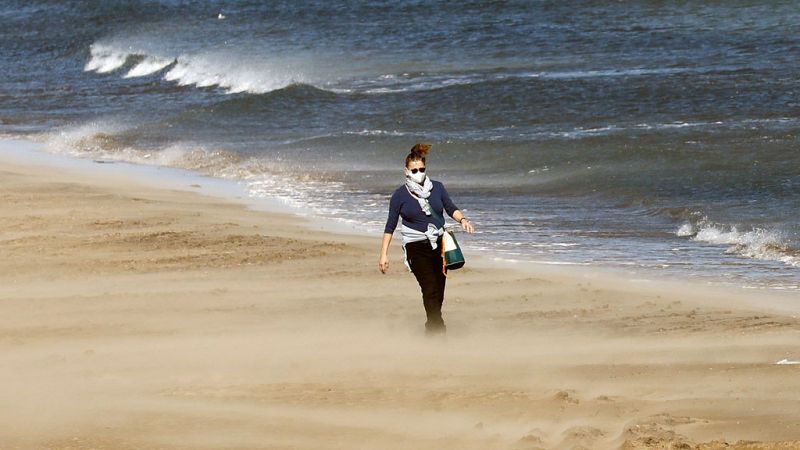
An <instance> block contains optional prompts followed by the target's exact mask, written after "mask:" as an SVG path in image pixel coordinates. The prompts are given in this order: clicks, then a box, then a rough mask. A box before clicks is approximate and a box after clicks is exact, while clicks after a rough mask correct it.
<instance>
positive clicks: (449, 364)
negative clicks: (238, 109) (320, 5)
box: [0, 155, 800, 450]
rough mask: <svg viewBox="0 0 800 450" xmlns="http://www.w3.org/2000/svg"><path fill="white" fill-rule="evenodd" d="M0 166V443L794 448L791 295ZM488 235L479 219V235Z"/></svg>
mask: <svg viewBox="0 0 800 450" xmlns="http://www.w3.org/2000/svg"><path fill="white" fill-rule="evenodd" d="M97 166H98V167H97V168H96V169H95V170H91V171H89V170H80V169H72V168H69V169H67V168H63V167H54V166H48V165H44V164H40V165H32V164H29V163H20V162H18V161H14V160H12V159H9V158H8V157H6V156H4V155H0V204H2V208H0V227H1V228H2V230H3V232H2V239H0V352H2V355H3V364H2V365H0V424H1V425H0V448H2V449H4V450H6V449H53V450H55V449H63V450H66V449H71V450H78V449H81V450H88V449H96V450H100V449H120V450H124V449H320V448H337V449H539V448H541V449H618V448H623V449H646V448H647V449H650V448H652V449H679V448H680V449H684V448H698V449H715V448H737V449H773V448H776V449H777V448H780V449H790V448H800V407H799V406H798V405H800V365H791V364H776V362H778V361H781V360H789V361H792V360H800V348H798V345H797V344H798V341H799V340H800V318H798V314H800V304H798V305H796V306H795V307H794V309H793V307H792V304H791V303H792V301H793V300H797V299H796V298H792V297H791V296H790V295H789V294H781V293H779V292H774V291H767V290H743V289H734V288H722V287H709V286H706V285H701V284H693V283H690V282H684V283H680V282H675V281H642V280H628V279H626V278H625V277H624V276H622V275H621V274H615V273H607V272H604V271H602V270H601V269H590V270H586V269H581V270H578V269H574V268H570V267H545V266H541V267H537V266H532V267H525V268H522V267H519V266H511V265H506V266H503V265H498V264H492V263H491V262H490V261H488V260H481V259H480V258H478V256H477V255H475V254H474V253H472V254H471V253H470V250H469V239H468V238H464V239H463V243H464V244H465V246H466V248H465V253H466V254H467V258H468V266H467V268H465V269H463V270H460V271H458V272H453V273H451V276H450V279H449V281H448V286H447V295H446V303H445V320H446V321H447V324H448V335H447V337H446V339H430V338H426V337H425V336H424V333H423V321H424V312H423V309H422V305H421V299H420V298H419V295H418V289H419V288H418V286H417V284H416V282H415V280H414V278H413V276H411V275H410V274H409V273H408V272H407V271H406V270H405V268H404V267H403V265H402V262H401V255H402V252H401V250H400V248H399V247H398V246H397V245H396V243H397V242H396V241H397V239H396V240H395V243H394V244H393V248H392V250H391V253H390V257H391V267H390V271H389V273H388V274H387V275H381V274H380V273H379V272H378V270H377V259H378V250H379V245H380V236H374V237H364V236H358V235H346V234H333V233H327V232H322V231H316V229H315V224H314V223H312V222H309V221H308V219H303V218H300V217H295V216H291V215H281V214H276V213H269V212H262V211H255V210H252V209H248V208H247V207H246V206H244V205H243V204H239V203H237V202H235V201H233V200H228V199H223V198H215V197H210V196H204V195H201V194H199V193H193V192H191V187H187V189H182V190H177V189H166V188H158V187H153V186H150V185H148V184H146V183H143V182H141V181H140V180H137V179H136V178H135V177H128V176H122V175H119V174H116V173H104V169H103V167H101V166H102V165H97ZM476 226H478V227H480V224H476Z"/></svg>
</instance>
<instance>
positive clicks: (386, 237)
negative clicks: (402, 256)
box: [381, 233, 392, 255]
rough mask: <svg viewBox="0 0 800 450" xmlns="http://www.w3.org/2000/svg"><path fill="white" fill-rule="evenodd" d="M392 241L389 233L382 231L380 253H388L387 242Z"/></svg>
mask: <svg viewBox="0 0 800 450" xmlns="http://www.w3.org/2000/svg"><path fill="white" fill-rule="evenodd" d="M391 242H392V234H391V233H383V242H381V255H388V254H389V244H390V243H391Z"/></svg>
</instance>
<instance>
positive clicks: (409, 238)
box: [400, 223, 444, 272]
mask: <svg viewBox="0 0 800 450" xmlns="http://www.w3.org/2000/svg"><path fill="white" fill-rule="evenodd" d="M443 234H444V229H443V228H437V227H436V225H434V224H432V223H429V224H428V229H427V230H426V231H425V232H424V233H423V232H422V231H419V230H415V229H413V228H411V227H408V226H406V225H405V224H402V225H401V226H400V235H401V236H402V237H403V262H404V263H405V264H406V267H407V268H408V271H409V272H411V265H410V264H409V263H408V253H406V244H410V243H412V242H422V241H424V240H426V239H427V240H428V241H430V243H431V248H432V249H433V250H436V248H437V247H438V246H439V244H438V241H439V236H441V235H443Z"/></svg>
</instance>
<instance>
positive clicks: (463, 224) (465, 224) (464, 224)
mask: <svg viewBox="0 0 800 450" xmlns="http://www.w3.org/2000/svg"><path fill="white" fill-rule="evenodd" d="M461 228H463V229H464V231H466V232H467V233H474V232H475V227H473V226H472V223H471V222H470V221H469V219H466V218H465V219H462V220H461Z"/></svg>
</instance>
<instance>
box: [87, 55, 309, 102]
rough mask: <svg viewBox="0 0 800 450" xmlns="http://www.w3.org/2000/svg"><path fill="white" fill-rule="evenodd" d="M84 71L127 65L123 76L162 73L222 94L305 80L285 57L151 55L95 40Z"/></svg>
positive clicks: (106, 70)
mask: <svg viewBox="0 0 800 450" xmlns="http://www.w3.org/2000/svg"><path fill="white" fill-rule="evenodd" d="M89 52H90V58H89V61H88V62H87V63H86V65H85V66H84V71H86V72H95V73H100V74H106V73H111V72H115V71H118V70H120V69H122V68H125V67H130V69H129V70H128V71H127V73H126V74H125V75H124V78H135V77H143V76H148V75H153V74H155V73H158V72H162V71H163V72H164V73H163V75H162V78H163V79H164V80H165V81H171V82H175V83H177V84H178V85H180V86H195V87H198V88H207V87H216V88H220V89H223V90H224V91H225V93H228V94H234V93H239V92H247V93H251V94H263V93H266V92H271V91H274V90H277V89H282V88H285V87H287V86H290V85H292V84H298V83H308V82H309V80H308V79H307V77H306V75H305V74H304V73H303V71H302V69H301V68H300V67H293V66H292V64H290V63H287V61H285V60H279V59H276V60H274V61H268V60H252V59H249V60H248V59H246V58H245V57H243V56H242V55H238V54H235V53H230V52H224V51H205V52H198V53H191V54H190V53H182V54H178V55H169V54H152V53H151V52H148V51H146V50H138V49H135V48H133V47H126V46H122V45H113V44H104V43H94V44H92V45H91V46H90V48H89Z"/></svg>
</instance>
